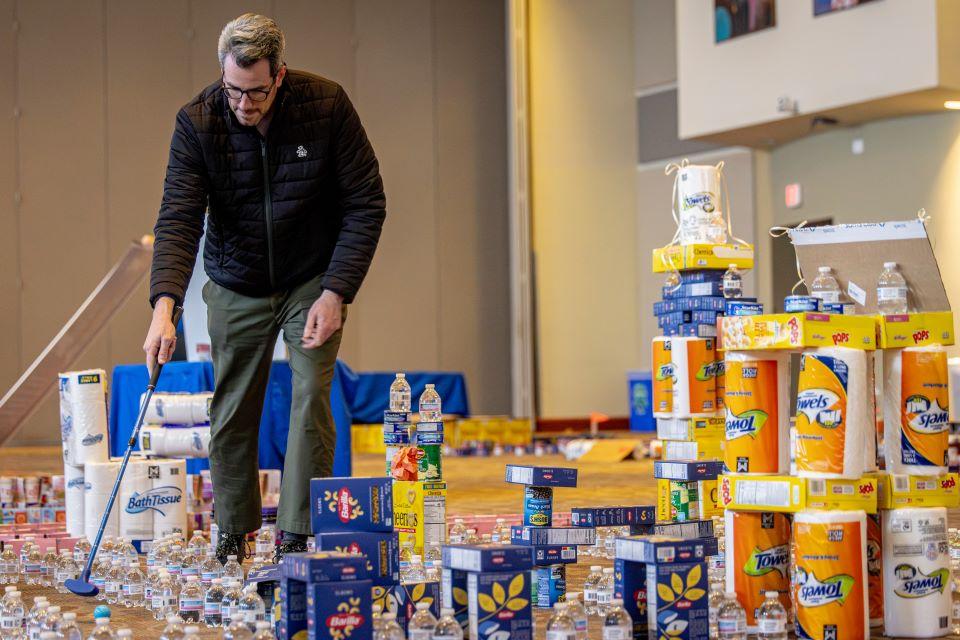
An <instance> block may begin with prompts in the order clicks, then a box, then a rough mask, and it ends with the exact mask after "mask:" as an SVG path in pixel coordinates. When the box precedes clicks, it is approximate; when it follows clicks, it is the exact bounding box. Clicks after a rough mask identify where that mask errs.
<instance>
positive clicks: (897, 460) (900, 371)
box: [883, 345, 950, 475]
mask: <svg viewBox="0 0 960 640" xmlns="http://www.w3.org/2000/svg"><path fill="white" fill-rule="evenodd" d="M883 378H884V381H883V397H884V402H883V424H884V438H883V439H884V452H885V456H886V462H887V471H889V472H890V473H906V474H913V475H939V474H942V473H946V471H947V450H948V439H949V437H950V420H949V411H950V389H949V374H948V371H947V353H946V351H945V350H944V348H943V347H942V346H940V345H931V346H927V347H907V348H905V349H887V350H885V351H884V353H883Z"/></svg>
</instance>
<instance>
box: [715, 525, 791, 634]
mask: <svg viewBox="0 0 960 640" xmlns="http://www.w3.org/2000/svg"><path fill="white" fill-rule="evenodd" d="M724 518H725V519H726V527H725V528H724V531H725V534H726V541H727V546H726V549H725V552H726V557H725V561H726V574H727V575H726V579H727V589H728V590H732V591H735V592H736V594H737V600H738V601H739V602H740V604H741V606H743V609H744V611H745V612H746V614H747V628H748V631H750V632H751V633H753V632H756V630H757V613H758V611H759V609H760V606H761V605H762V604H763V602H764V600H765V596H764V594H765V593H766V592H768V591H776V592H777V593H778V594H780V595H779V598H780V602H781V604H783V605H784V607H789V606H790V572H789V566H790V519H789V516H787V515H786V514H783V513H776V512H772V511H766V512H750V511H727V512H726V513H725V514H724ZM731 587H732V588H731Z"/></svg>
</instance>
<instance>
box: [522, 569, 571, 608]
mask: <svg viewBox="0 0 960 640" xmlns="http://www.w3.org/2000/svg"><path fill="white" fill-rule="evenodd" d="M531 576H532V578H531V580H530V586H531V589H530V599H531V601H532V602H533V606H535V607H538V608H548V607H552V606H553V605H555V604H556V603H558V602H560V601H561V600H563V595H564V594H565V593H566V592H567V570H566V567H565V566H564V565H562V564H557V565H552V566H547V567H535V568H534V569H533V572H532V573H531Z"/></svg>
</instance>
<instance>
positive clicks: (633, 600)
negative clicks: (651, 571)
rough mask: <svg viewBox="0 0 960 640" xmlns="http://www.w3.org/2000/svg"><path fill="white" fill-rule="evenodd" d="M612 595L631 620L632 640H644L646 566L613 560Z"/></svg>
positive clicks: (645, 632) (645, 625)
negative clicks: (621, 601) (617, 599)
mask: <svg viewBox="0 0 960 640" xmlns="http://www.w3.org/2000/svg"><path fill="white" fill-rule="evenodd" d="M613 595H614V597H616V598H621V599H622V600H623V608H624V609H626V610H627V613H629V614H630V619H631V620H633V638H634V640H646V638H647V566H646V565H645V564H642V563H640V562H627V561H626V560H619V559H617V560H614V561H613ZM668 637H669V636H668Z"/></svg>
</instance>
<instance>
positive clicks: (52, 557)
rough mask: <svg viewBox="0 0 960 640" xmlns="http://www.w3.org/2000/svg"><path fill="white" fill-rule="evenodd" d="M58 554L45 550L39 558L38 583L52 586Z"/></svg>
mask: <svg viewBox="0 0 960 640" xmlns="http://www.w3.org/2000/svg"><path fill="white" fill-rule="evenodd" d="M57 560H58V556H57V554H56V552H55V551H47V552H46V553H45V554H43V558H42V559H41V560H40V585H41V586H44V587H52V586H53V585H54V584H55V574H56V570H57Z"/></svg>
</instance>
